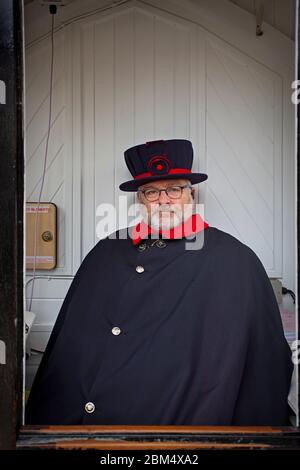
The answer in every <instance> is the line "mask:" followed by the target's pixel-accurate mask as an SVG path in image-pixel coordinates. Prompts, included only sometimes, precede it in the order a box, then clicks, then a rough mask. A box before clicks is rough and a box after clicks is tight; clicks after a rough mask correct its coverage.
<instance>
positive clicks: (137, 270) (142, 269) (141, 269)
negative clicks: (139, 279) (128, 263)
mask: <svg viewBox="0 0 300 470" xmlns="http://www.w3.org/2000/svg"><path fill="white" fill-rule="evenodd" d="M135 270H136V272H137V273H143V272H144V271H145V268H144V267H143V266H137V267H136V268H135Z"/></svg>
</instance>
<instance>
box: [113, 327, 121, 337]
mask: <svg viewBox="0 0 300 470" xmlns="http://www.w3.org/2000/svg"><path fill="white" fill-rule="evenodd" d="M111 332H112V334H113V335H115V336H118V335H119V334H120V333H121V328H119V327H118V326H114V327H113V329H112V330H111Z"/></svg>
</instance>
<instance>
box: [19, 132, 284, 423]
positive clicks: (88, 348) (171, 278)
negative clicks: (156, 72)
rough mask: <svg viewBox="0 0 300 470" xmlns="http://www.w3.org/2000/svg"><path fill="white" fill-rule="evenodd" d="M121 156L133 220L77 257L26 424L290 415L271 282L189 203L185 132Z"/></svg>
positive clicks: (256, 419) (194, 176)
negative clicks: (134, 207)
mask: <svg viewBox="0 0 300 470" xmlns="http://www.w3.org/2000/svg"><path fill="white" fill-rule="evenodd" d="M125 160H126V164H127V166H128V168H129V170H130V172H131V174H132V176H133V179H132V180H130V181H126V182H125V183H122V184H121V185H120V189H122V190H124V191H138V199H139V202H140V203H141V205H142V208H143V211H142V220H141V221H140V222H139V223H138V224H137V225H136V226H135V227H133V228H129V229H125V230H118V231H117V232H115V233H114V234H113V236H112V237H110V236H108V237H107V238H105V239H103V240H100V241H99V242H98V243H97V244H96V246H95V247H94V248H93V249H92V250H91V251H90V252H89V253H88V255H87V256H86V257H85V259H84V260H83V262H82V264H81V266H80V268H79V270H78V272H77V273H76V276H75V278H74V280H73V282H72V285H71V287H70V289H69V291H68V293H67V296H66V298H65V300H64V303H63V305H62V308H61V310H60V313H59V316H58V319H57V321H56V324H55V326H54V329H53V332H52V334H51V337H50V340H49V343H48V345H47V349H46V351H45V354H44V356H43V359H42V362H41V365H40V368H39V370H38V372H37V375H36V378H35V381H34V384H33V387H32V390H31V393H30V396H29V401H28V404H27V409H26V422H27V423H28V424H30V423H32V424H107V425H109V424H120V425H121V424H123V425H125V424H127V425H287V424H289V422H288V403H287V397H288V393H289V387H290V381H291V375H292V370H293V365H292V361H291V351H290V348H289V345H288V343H287V342H286V340H285V337H284V333H283V328H282V323H281V318H280V312H279V309H278V305H277V303H276V299H275V296H274V293H273V289H272V286H271V284H270V281H269V279H268V277H267V274H266V272H265V270H264V267H263V266H262V263H261V262H260V260H259V259H258V257H257V256H256V255H255V253H254V252H253V251H252V250H251V249H250V248H249V247H247V246H246V245H244V244H243V243H241V242H240V241H238V240H237V239H236V238H234V237H232V236H231V235H229V234H227V233H225V232H223V231H221V230H218V229H217V228H215V227H210V226H209V225H208V224H207V223H206V222H205V221H204V220H203V219H202V218H201V216H200V214H197V213H196V212H194V208H195V205H194V203H193V202H194V192H195V188H194V187H193V185H194V184H197V183H200V182H203V181H205V180H206V178H207V175H206V174H204V173H193V172H192V171H191V167H192V161H193V148H192V144H191V142H189V141H187V140H166V141H154V142H147V143H146V144H142V145H137V146H135V147H132V148H130V149H128V150H127V151H126V152H125ZM126 235H127V236H126ZM128 235H130V236H128Z"/></svg>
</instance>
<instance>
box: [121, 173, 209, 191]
mask: <svg viewBox="0 0 300 470" xmlns="http://www.w3.org/2000/svg"><path fill="white" fill-rule="evenodd" d="M181 178H184V179H188V180H190V182H191V183H192V184H197V183H202V181H205V180H207V178H208V176H207V174H206V173H176V174H174V173H173V174H171V175H156V176H148V177H147V178H140V179H136V180H130V181H125V182H124V183H122V184H120V186H119V188H120V189H121V190H122V191H137V190H138V188H139V186H142V185H143V184H146V183H150V181H159V180H170V179H181Z"/></svg>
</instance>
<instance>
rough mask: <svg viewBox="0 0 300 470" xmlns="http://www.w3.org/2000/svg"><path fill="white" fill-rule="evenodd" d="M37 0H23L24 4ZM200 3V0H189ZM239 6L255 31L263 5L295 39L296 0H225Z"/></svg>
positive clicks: (276, 23) (273, 22)
mask: <svg viewBox="0 0 300 470" xmlns="http://www.w3.org/2000/svg"><path fill="white" fill-rule="evenodd" d="M38 1H39V0H24V3H25V5H27V4H29V3H31V2H38ZM190 1H192V2H193V3H196V4H197V3H199V4H201V1H202V0H190ZM226 1H228V2H231V3H234V4H235V5H237V6H238V7H239V8H242V9H243V10H246V11H248V12H249V13H251V14H252V15H253V16H254V32H255V16H256V8H255V5H257V4H259V3H260V4H262V5H263V21H264V22H266V23H268V24H270V25H271V26H273V27H274V28H276V29H278V30H279V31H280V32H281V33H283V34H284V35H285V36H288V37H289V38H291V39H293V40H295V18H296V15H295V11H296V0H226Z"/></svg>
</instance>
